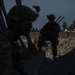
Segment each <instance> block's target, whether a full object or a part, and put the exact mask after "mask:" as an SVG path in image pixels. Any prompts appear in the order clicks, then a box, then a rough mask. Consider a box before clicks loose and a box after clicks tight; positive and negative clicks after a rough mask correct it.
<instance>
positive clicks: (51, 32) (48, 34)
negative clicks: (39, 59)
mask: <svg viewBox="0 0 75 75" xmlns="http://www.w3.org/2000/svg"><path fill="white" fill-rule="evenodd" d="M47 19H48V20H49V22H48V23H46V24H45V25H44V27H43V28H42V29H41V30H40V36H39V41H38V47H39V50H42V49H41V48H42V46H43V45H44V42H45V41H47V40H49V41H50V42H51V44H52V52H53V59H54V58H55V57H56V56H57V45H58V36H59V32H60V31H61V30H60V26H59V25H58V24H57V23H56V22H55V21H54V20H55V15H53V14H50V15H47Z"/></svg>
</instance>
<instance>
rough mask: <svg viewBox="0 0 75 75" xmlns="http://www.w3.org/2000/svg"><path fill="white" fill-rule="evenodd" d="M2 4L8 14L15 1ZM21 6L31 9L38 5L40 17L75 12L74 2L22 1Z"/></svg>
mask: <svg viewBox="0 0 75 75" xmlns="http://www.w3.org/2000/svg"><path fill="white" fill-rule="evenodd" d="M4 3H5V7H6V9H7V12H8V11H9V9H10V8H11V7H12V6H14V5H15V0H4ZM22 4H23V5H27V6H28V7H30V8H32V6H33V5H39V6H40V8H41V11H40V17H41V16H43V15H44V16H46V15H48V14H50V13H53V14H62V13H66V12H70V11H75V0H22ZM39 19H40V18H39ZM40 20H42V19H40ZM37 21H38V20H37ZM38 22H39V21H38ZM44 23H45V22H44ZM35 24H36V23H35ZM40 25H41V23H40ZM35 26H38V25H35Z"/></svg>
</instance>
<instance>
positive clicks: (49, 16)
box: [47, 14, 56, 20]
mask: <svg viewBox="0 0 75 75" xmlns="http://www.w3.org/2000/svg"><path fill="white" fill-rule="evenodd" d="M55 18H56V17H55V15H54V14H50V15H47V19H48V20H54V19H55Z"/></svg>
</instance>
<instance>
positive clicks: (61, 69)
mask: <svg viewBox="0 0 75 75" xmlns="http://www.w3.org/2000/svg"><path fill="white" fill-rule="evenodd" d="M41 71H42V70H41ZM49 74H51V75H75V49H73V50H72V51H71V52H69V53H67V54H65V55H63V56H61V57H59V58H56V59H55V60H53V62H52V63H51V64H50V65H48V68H47V70H46V69H45V70H44V71H43V72H40V73H39V75H49Z"/></svg>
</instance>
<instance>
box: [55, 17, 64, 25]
mask: <svg viewBox="0 0 75 75" xmlns="http://www.w3.org/2000/svg"><path fill="white" fill-rule="evenodd" d="M60 18H61V16H59V18H58V19H57V20H56V23H58V24H59V23H60V22H61V21H62V20H63V19H64V16H63V17H62V18H61V19H60Z"/></svg>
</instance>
